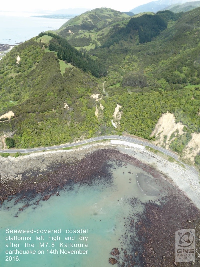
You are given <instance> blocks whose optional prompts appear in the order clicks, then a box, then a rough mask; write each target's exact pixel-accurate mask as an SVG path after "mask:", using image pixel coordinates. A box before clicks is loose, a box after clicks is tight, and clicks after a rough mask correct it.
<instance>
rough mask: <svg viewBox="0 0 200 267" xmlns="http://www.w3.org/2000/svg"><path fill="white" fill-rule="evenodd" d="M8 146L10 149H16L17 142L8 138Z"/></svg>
mask: <svg viewBox="0 0 200 267" xmlns="http://www.w3.org/2000/svg"><path fill="white" fill-rule="evenodd" d="M6 146H7V147H8V148H12V147H15V140H14V139H13V138H11V137H7V138H6Z"/></svg>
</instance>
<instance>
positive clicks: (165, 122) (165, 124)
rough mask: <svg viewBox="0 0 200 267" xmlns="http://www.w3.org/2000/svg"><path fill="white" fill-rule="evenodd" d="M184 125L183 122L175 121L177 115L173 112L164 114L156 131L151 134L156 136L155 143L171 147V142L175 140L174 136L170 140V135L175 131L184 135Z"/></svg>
mask: <svg viewBox="0 0 200 267" xmlns="http://www.w3.org/2000/svg"><path fill="white" fill-rule="evenodd" d="M183 128H184V125H183V124H182V123H180V122H179V123H176V122H175V116H174V114H172V113H169V112H167V113H165V114H163V115H162V116H161V117H160V119H159V120H158V122H157V124H156V127H155V129H154V131H153V132H152V134H151V137H153V136H155V137H156V139H157V140H156V141H155V144H156V145H159V146H163V145H164V146H165V147H166V149H168V148H169V145H170V142H171V141H173V139H174V138H172V139H171V140H170V137H171V135H172V134H173V133H175V132H176V133H177V134H179V135H182V134H183V133H184V132H183Z"/></svg>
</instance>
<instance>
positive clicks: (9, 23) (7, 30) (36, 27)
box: [0, 15, 68, 45]
mask: <svg viewBox="0 0 200 267" xmlns="http://www.w3.org/2000/svg"><path fill="white" fill-rule="evenodd" d="M67 20H68V19H49V18H39V17H17V16H15V17H14V16H3V15H0V25H1V26H0V44H9V45H14V44H16V43H20V42H24V41H27V40H29V39H30V38H32V37H34V36H37V35H38V34H39V33H40V32H42V31H50V30H57V29H59V28H60V27H61V26H62V25H63V24H64V23H65V22H66V21H67Z"/></svg>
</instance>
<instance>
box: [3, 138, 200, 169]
mask: <svg viewBox="0 0 200 267" xmlns="http://www.w3.org/2000/svg"><path fill="white" fill-rule="evenodd" d="M103 140H120V141H125V142H129V143H133V144H138V145H142V146H148V147H151V148H153V149H155V150H158V151H160V152H161V153H163V154H165V155H167V156H169V157H172V158H173V159H175V160H176V161H178V162H180V163H182V162H181V161H180V159H179V156H178V155H177V154H175V153H173V152H171V151H169V150H167V149H165V148H162V147H159V146H156V145H154V144H152V143H150V142H148V141H146V140H140V139H137V138H135V137H130V136H120V135H104V136H98V137H93V138H90V139H86V140H83V141H79V142H76V143H70V144H62V145H55V146H48V147H35V148H25V149H4V150H0V153H32V152H40V151H50V150H57V149H63V148H73V147H76V146H79V145H87V144H90V143H92V142H97V141H103ZM182 164H183V163H182ZM184 165H185V167H187V168H189V169H190V170H191V171H193V172H195V173H196V174H197V173H198V172H197V170H196V169H195V168H194V167H193V166H188V165H186V164H184Z"/></svg>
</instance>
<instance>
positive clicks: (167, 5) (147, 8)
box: [130, 0, 200, 14]
mask: <svg viewBox="0 0 200 267" xmlns="http://www.w3.org/2000/svg"><path fill="white" fill-rule="evenodd" d="M199 6H200V1H193V2H187V1H185V0H158V1H152V2H149V3H147V4H144V5H140V6H138V7H136V8H134V9H132V10H130V12H133V13H134V14H139V13H143V12H154V13H156V12H158V11H161V10H171V11H173V12H186V11H189V10H192V9H194V8H196V7H199Z"/></svg>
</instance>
